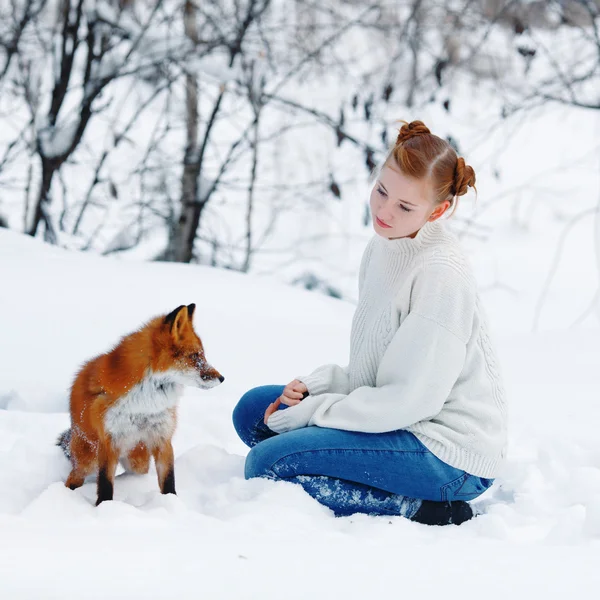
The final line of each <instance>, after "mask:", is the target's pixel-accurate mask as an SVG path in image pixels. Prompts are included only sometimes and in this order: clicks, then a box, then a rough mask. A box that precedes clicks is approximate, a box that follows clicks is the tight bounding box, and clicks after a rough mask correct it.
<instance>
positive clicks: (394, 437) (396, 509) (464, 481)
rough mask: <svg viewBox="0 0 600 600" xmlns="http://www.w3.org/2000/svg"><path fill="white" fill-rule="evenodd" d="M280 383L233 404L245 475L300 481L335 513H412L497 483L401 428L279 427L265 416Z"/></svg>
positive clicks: (464, 497)
mask: <svg viewBox="0 0 600 600" xmlns="http://www.w3.org/2000/svg"><path fill="white" fill-rule="evenodd" d="M283 388H284V386H282V385H265V386H261V387H257V388H254V389H252V390H250V391H249V392H247V393H246V394H244V396H242V398H241V399H240V401H239V402H238V404H237V406H236V407H235V409H234V411H233V424H234V427H235V429H236V431H237V433H238V435H239V436H240V438H241V440H242V441H243V442H244V443H245V444H246V445H247V446H250V448H251V450H250V452H249V453H248V456H247V457H246V467H245V476H246V479H250V478H252V477H266V478H269V479H275V480H283V481H290V482H293V483H298V484H300V485H301V486H302V487H303V488H304V490H305V491H306V492H308V493H309V494H310V495H311V496H312V497H313V498H315V499H316V500H318V501H319V502H321V503H322V504H324V505H325V506H327V507H329V508H330V509H332V510H333V512H334V513H335V514H336V515H338V516H343V515H351V514H354V513H357V512H360V513H366V514H375V515H402V516H404V517H407V518H411V517H412V516H413V515H414V514H415V513H416V512H417V510H418V509H419V507H420V505H421V500H434V501H445V500H448V501H453V500H466V501H469V500H473V499H474V498H476V497H477V496H479V495H481V494H482V493H483V492H484V491H485V490H486V489H488V488H489V487H490V486H491V485H492V483H493V480H492V479H484V478H482V477H476V476H474V475H470V474H468V473H466V472H465V471H462V470H460V469H456V468H454V467H451V466H450V465H447V464H446V463H444V462H443V461H441V460H440V459H439V458H437V457H436V456H435V455H434V454H432V453H431V452H430V451H429V450H428V449H427V448H426V447H425V446H424V445H423V444H422V443H421V442H420V441H419V440H418V439H417V438H416V437H415V436H414V435H413V434H412V433H410V432H408V431H404V430H398V431H391V432H387V433H360V432H355V431H344V430H340V429H330V428H325V427H304V428H302V429H296V430H294V431H290V432H287V433H283V434H277V433H275V432H274V431H271V430H270V429H269V428H268V427H267V426H266V425H265V424H264V422H263V418H264V413H265V410H266V409H267V406H269V404H270V403H271V402H274V401H275V400H276V399H277V398H278V397H279V396H280V395H281V393H282V392H283ZM286 408H287V407H286V406H285V405H281V406H280V410H285V409H286Z"/></svg>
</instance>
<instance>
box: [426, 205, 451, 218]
mask: <svg viewBox="0 0 600 600" xmlns="http://www.w3.org/2000/svg"><path fill="white" fill-rule="evenodd" d="M449 208H450V200H444V201H443V202H442V203H441V204H438V205H437V206H436V207H435V208H434V209H433V212H432V213H431V215H429V219H427V220H428V221H436V220H437V219H439V218H440V217H441V216H442V215H443V214H444V213H445V212H446V211H447V210H448V209H449Z"/></svg>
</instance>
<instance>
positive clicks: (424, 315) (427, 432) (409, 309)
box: [268, 221, 507, 478]
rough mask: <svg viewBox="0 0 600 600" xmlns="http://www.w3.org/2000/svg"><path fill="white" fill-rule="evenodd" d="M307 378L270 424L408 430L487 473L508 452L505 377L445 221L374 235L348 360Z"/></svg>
mask: <svg viewBox="0 0 600 600" xmlns="http://www.w3.org/2000/svg"><path fill="white" fill-rule="evenodd" d="M298 379H300V380H301V381H303V382H304V383H305V384H306V386H307V388H308V390H309V393H310V396H309V397H308V398H306V399H305V400H303V401H302V402H301V403H300V404H298V405H296V406H292V407H290V408H287V409H286V410H283V411H277V412H276V413H274V414H273V415H272V416H271V417H270V418H269V421H268V425H269V427H270V428H271V429H273V430H274V431H278V432H284V431H290V430H292V429H297V428H299V427H305V426H307V425H317V426H321V427H332V428H337V429H347V430H350V431H364V432H373V433H376V432H383V431H393V430H396V429H406V430H408V431H411V432H412V433H414V434H415V435H416V436H417V438H418V439H419V440H420V441H421V442H422V443H423V444H424V445H425V446H426V447H427V448H428V449H429V450H431V452H433V453H434V454H435V455H436V456H437V457H438V458H440V459H441V460H443V461H444V462H446V463H447V464H449V465H451V466H453V467H456V468H459V469H462V470H464V471H466V472H467V473H470V474H472V475H477V476H479V477H486V478H493V477H495V476H496V474H497V471H498V468H499V465H500V463H501V461H502V459H503V458H504V455H505V452H506V438H507V435H506V420H507V409H506V399H505V392H504V386H503V382H502V375H501V372H500V367H499V364H498V360H497V358H496V355H495V352H494V349H493V345H492V342H491V340H490V336H489V332H488V326H487V322H486V317H485V314H484V310H483V308H482V306H481V304H480V300H479V296H478V292H477V286H476V282H475V279H474V277H473V274H472V271H471V268H470V265H469V264H468V262H467V260H466V258H465V257H464V255H463V253H462V251H461V248H460V244H459V242H458V240H457V239H456V237H455V236H454V235H452V234H451V233H449V232H448V231H447V230H446V228H445V227H444V226H443V224H442V223H440V222H439V221H436V222H434V223H428V224H426V225H425V226H424V227H423V228H422V229H421V230H420V231H419V233H418V234H417V236H416V237H415V238H412V239H411V238H402V239H399V240H386V239H384V238H382V237H380V236H374V237H373V239H372V240H371V241H370V242H369V244H368V246H367V248H366V249H365V252H364V255H363V260H362V262H361V266H360V271H359V300H358V305H357V308H356V311H355V314H354V319H353V322H352V332H351V340H350V360H349V363H348V366H347V367H340V366H338V365H325V366H323V367H320V368H319V369H317V370H315V371H314V372H313V373H311V374H310V375H307V376H300V377H298Z"/></svg>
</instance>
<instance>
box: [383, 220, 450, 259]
mask: <svg viewBox="0 0 600 600" xmlns="http://www.w3.org/2000/svg"><path fill="white" fill-rule="evenodd" d="M444 232H445V230H444V226H443V225H442V224H441V223H438V222H437V221H432V222H430V221H427V223H425V225H423V227H421V229H419V231H418V232H417V235H416V236H415V237H414V238H411V237H403V238H397V239H394V240H389V239H387V238H384V237H382V236H379V238H380V240H381V243H382V245H383V247H384V248H385V249H386V250H387V251H389V252H393V253H395V254H401V255H405V256H414V254H415V253H416V252H418V251H419V249H420V248H422V247H423V246H424V245H429V244H431V243H436V241H441V240H442V239H443V238H444V237H445V236H444Z"/></svg>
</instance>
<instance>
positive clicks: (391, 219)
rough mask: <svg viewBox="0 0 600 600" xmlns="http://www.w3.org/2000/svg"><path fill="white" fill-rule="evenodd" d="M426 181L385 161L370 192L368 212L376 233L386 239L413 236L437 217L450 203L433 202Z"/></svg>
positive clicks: (431, 190) (429, 186) (430, 189)
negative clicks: (409, 175)
mask: <svg viewBox="0 0 600 600" xmlns="http://www.w3.org/2000/svg"><path fill="white" fill-rule="evenodd" d="M434 202H435V200H434V192H433V189H432V187H431V184H430V183H429V182H428V181H427V180H424V179H423V180H419V179H414V178H412V177H407V176H406V175H404V174H403V173H402V172H401V171H400V169H399V168H398V167H395V168H392V167H390V166H389V165H388V164H386V165H385V166H384V167H383V169H382V170H381V174H380V175H379V179H378V180H377V182H376V183H375V186H374V187H373V191H372V192H371V200H370V205H371V214H372V216H373V227H374V229H375V232H376V233H378V234H379V235H381V236H382V237H385V238H387V239H390V240H393V239H396V238H403V237H415V235H417V232H418V231H419V229H421V227H423V225H425V223H427V221H435V220H436V219H439V217H441V216H442V215H443V214H444V212H445V211H446V209H447V208H448V207H449V206H450V202H448V201H447V200H446V201H444V202H442V203H441V204H438V205H435V204H434Z"/></svg>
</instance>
